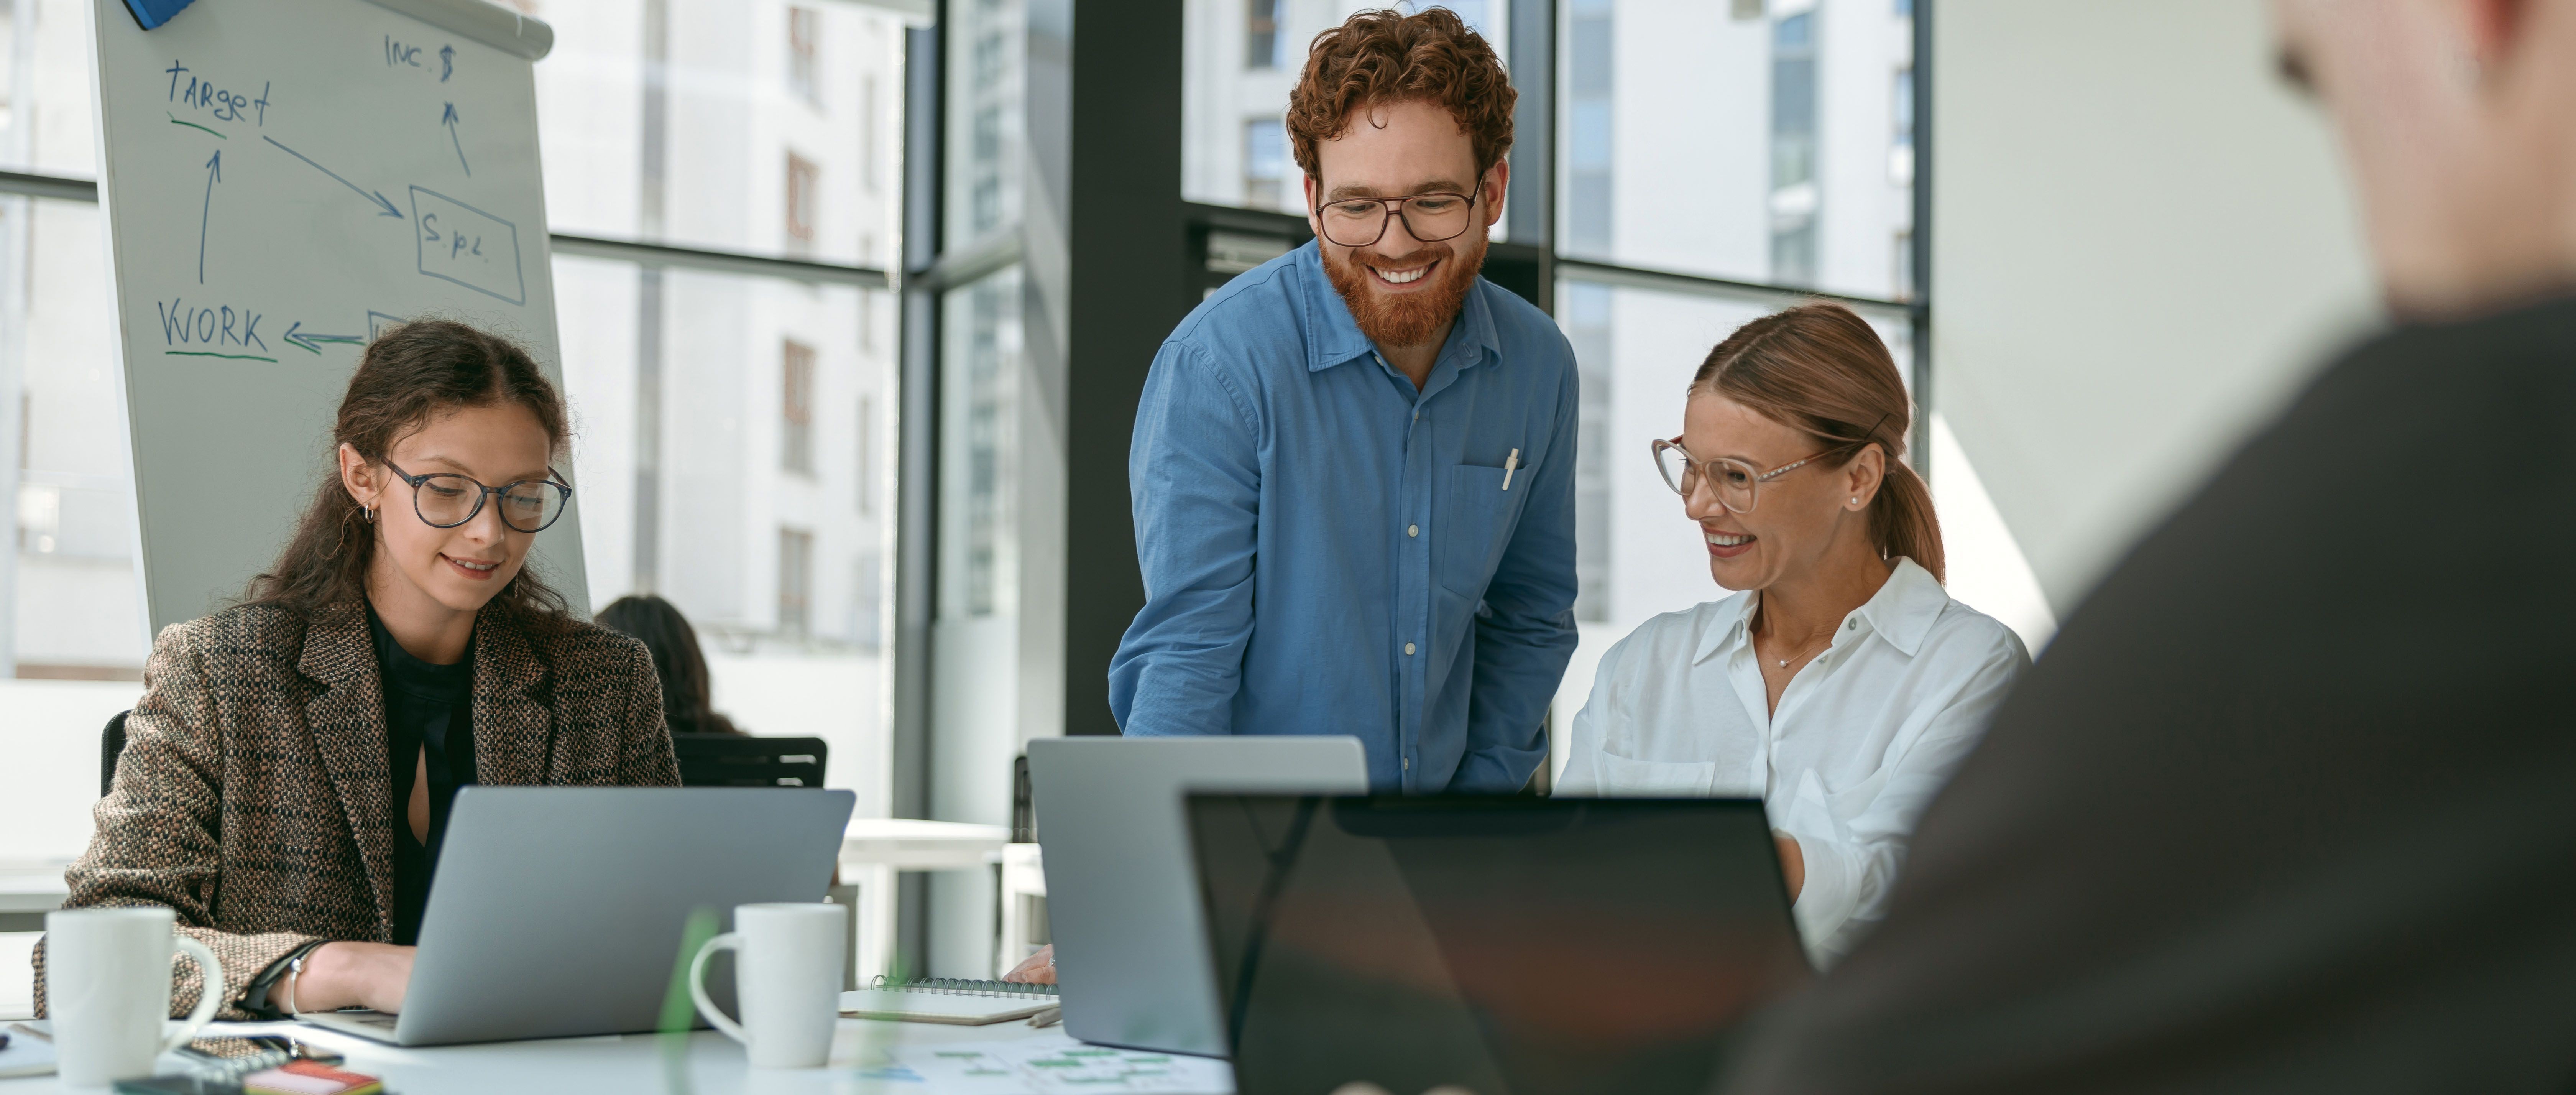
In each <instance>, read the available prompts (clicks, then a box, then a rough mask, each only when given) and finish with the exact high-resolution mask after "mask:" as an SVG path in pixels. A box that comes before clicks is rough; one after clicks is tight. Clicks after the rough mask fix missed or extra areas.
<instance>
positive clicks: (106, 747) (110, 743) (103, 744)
mask: <svg viewBox="0 0 2576 1095" xmlns="http://www.w3.org/2000/svg"><path fill="white" fill-rule="evenodd" d="M133 713H134V712H132V711H119V712H117V713H116V714H114V715H110V716H108V719H107V730H106V731H105V732H103V733H101V734H100V735H99V736H98V797H100V798H106V797H107V793H108V792H109V791H112V790H115V789H116V758H117V756H118V754H121V753H123V752H125V716H127V715H131V714H133Z"/></svg>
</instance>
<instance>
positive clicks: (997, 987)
mask: <svg viewBox="0 0 2576 1095" xmlns="http://www.w3.org/2000/svg"><path fill="white" fill-rule="evenodd" d="M868 987H869V988H872V989H883V990H885V991H887V992H927V993H936V994H938V995H941V996H1054V995H1056V989H1055V986H1054V985H1030V984H1023V983H1021V982H1018V981H978V980H975V979H973V978H966V977H914V978H910V979H907V980H902V981H897V980H895V979H893V978H891V977H888V976H886V975H884V974H882V973H880V974H878V975H877V976H876V979H875V980H874V981H872V982H870V983H869V985H868Z"/></svg>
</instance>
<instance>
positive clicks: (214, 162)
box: [197, 148, 224, 285]
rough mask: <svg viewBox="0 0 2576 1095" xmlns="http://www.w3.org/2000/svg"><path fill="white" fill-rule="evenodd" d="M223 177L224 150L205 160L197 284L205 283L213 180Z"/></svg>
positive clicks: (198, 234) (218, 150)
mask: <svg viewBox="0 0 2576 1095" xmlns="http://www.w3.org/2000/svg"><path fill="white" fill-rule="evenodd" d="M223 177H224V150H223V149H220V148H218V149H216V150H215V154H214V157H213V158H211V159H208V160H207V161H206V208H205V210H204V211H203V212H201V213H199V214H197V284H199V285H204V284H205V283H206V221H207V219H208V218H210V217H213V216H214V215H215V180H217V179H221V178H223Z"/></svg>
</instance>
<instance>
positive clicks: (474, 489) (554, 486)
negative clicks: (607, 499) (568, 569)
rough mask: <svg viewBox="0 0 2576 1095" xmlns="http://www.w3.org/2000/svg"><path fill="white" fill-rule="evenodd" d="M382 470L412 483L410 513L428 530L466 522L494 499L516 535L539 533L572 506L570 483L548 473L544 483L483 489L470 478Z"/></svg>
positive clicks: (524, 482)
mask: <svg viewBox="0 0 2576 1095" xmlns="http://www.w3.org/2000/svg"><path fill="white" fill-rule="evenodd" d="M378 459H380V460H382V459H383V458H382V457H379V458H378ZM384 465H385V467H387V468H391V469H392V470H393V473H394V475H395V476H396V477H398V478H400V479H401V480H402V481H403V482H406V483H409V484H411V509H412V512H413V513H417V514H419V515H420V519H421V522H422V523H423V524H426V525H428V526H429V527H431V528H455V527H456V526H458V525H461V524H464V523H465V522H467V521H471V520H473V519H474V515H475V514H478V513H481V512H483V502H484V500H485V499H488V498H491V497H493V496H495V495H498V496H499V497H500V499H501V523H502V524H505V525H508V526H510V527H511V528H513V529H516V530H518V531H520V532H544V531H545V530H546V526H548V525H551V524H554V523H555V519H556V518H559V517H562V516H563V515H564V509H565V507H566V506H568V505H570V504H571V503H572V486H571V484H568V483H565V482H564V481H563V480H561V479H557V478H553V476H554V474H555V473H554V471H553V470H552V469H549V470H548V471H547V472H546V475H547V476H548V478H545V479H522V480H519V481H518V482H516V483H503V484H501V485H500V486H497V487H487V486H484V485H483V484H482V483H481V482H479V481H477V480H476V479H475V478H474V477H473V476H470V475H458V474H456V473H454V472H431V473H430V474H428V475H413V474H412V473H410V472H407V471H404V470H402V469H401V468H397V467H394V462H393V461H391V460H385V461H384Z"/></svg>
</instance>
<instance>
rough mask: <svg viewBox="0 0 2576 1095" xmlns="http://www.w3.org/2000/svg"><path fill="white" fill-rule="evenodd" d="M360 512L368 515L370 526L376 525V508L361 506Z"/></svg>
mask: <svg viewBox="0 0 2576 1095" xmlns="http://www.w3.org/2000/svg"><path fill="white" fill-rule="evenodd" d="M358 512H360V513H363V514H366V515H367V523H368V524H370V525H372V524H375V523H376V508H375V507H374V506H360V507H358Z"/></svg>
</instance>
